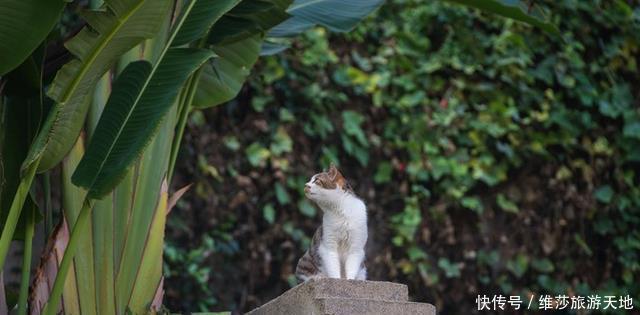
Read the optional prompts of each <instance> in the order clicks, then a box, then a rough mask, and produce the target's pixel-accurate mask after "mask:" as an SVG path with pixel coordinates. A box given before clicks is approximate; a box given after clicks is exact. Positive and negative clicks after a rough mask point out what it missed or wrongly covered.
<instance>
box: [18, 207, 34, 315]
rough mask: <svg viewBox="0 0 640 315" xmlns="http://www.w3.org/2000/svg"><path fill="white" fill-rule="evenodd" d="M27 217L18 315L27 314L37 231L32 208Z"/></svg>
mask: <svg viewBox="0 0 640 315" xmlns="http://www.w3.org/2000/svg"><path fill="white" fill-rule="evenodd" d="M30 208H31V209H29V210H28V211H29V213H28V215H27V226H26V228H25V230H24V254H23V257H22V277H21V279H20V295H19V297H18V315H26V314H27V308H28V305H27V298H28V297H29V278H30V275H31V255H32V251H33V232H34V229H35V227H34V226H35V222H34V221H35V213H33V211H34V209H33V207H30Z"/></svg>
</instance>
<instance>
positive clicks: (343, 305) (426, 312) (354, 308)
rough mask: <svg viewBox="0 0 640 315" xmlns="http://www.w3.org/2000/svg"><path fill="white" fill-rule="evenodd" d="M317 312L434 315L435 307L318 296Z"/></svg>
mask: <svg viewBox="0 0 640 315" xmlns="http://www.w3.org/2000/svg"><path fill="white" fill-rule="evenodd" d="M315 301H316V303H315V305H316V306H317V312H314V313H313V314H322V315H352V314H359V315H380V314H384V315H436V308H435V307H434V306H433V305H431V304H427V303H414V302H398V301H384V300H378V299H345V298H319V299H316V300H315Z"/></svg>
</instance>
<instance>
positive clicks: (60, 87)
mask: <svg viewBox="0 0 640 315" xmlns="http://www.w3.org/2000/svg"><path fill="white" fill-rule="evenodd" d="M172 3H173V2H172V1H171V0H110V1H106V2H105V5H104V6H103V8H102V9H101V10H99V11H85V12H84V13H83V15H84V18H85V20H86V22H87V23H88V24H89V26H87V27H85V28H84V29H82V30H81V31H80V33H78V35H76V36H75V37H74V38H73V39H71V40H70V41H69V42H67V43H66V47H67V48H68V49H69V50H70V51H71V53H72V54H73V55H74V56H75V57H76V59H74V60H72V61H70V62H69V63H67V64H66V65H65V66H64V67H62V69H60V71H58V73H57V74H56V77H55V79H54V81H53V83H52V84H51V86H50V88H49V90H48V92H47V95H48V96H49V97H51V98H52V99H53V100H54V101H56V105H55V107H54V108H53V110H52V112H51V113H50V114H49V117H48V118H47V123H46V124H45V125H44V127H43V129H42V130H41V132H40V134H39V135H38V139H37V140H36V142H35V145H33V146H32V147H31V151H30V152H29V156H28V158H27V160H26V161H25V164H24V165H23V169H26V168H27V167H28V166H29V165H30V164H31V163H33V162H35V161H36V160H38V159H40V164H39V167H38V170H39V171H45V170H47V169H49V168H51V167H53V166H55V165H56V164H57V163H58V162H60V160H61V159H62V158H63V157H64V155H65V154H67V152H69V150H70V149H71V147H72V146H73V144H74V143H75V140H76V138H77V136H78V134H79V132H80V129H81V128H82V125H83V123H84V119H85V116H86V114H87V110H88V108H89V103H90V100H91V95H92V91H93V88H94V87H95V85H96V83H97V82H98V80H99V79H100V77H101V76H102V75H103V74H104V73H105V72H106V71H107V70H108V69H109V68H110V67H111V66H112V65H113V64H114V62H115V61H116V60H117V58H119V57H120V56H121V55H122V54H123V53H125V52H126V51H128V50H130V49H131V48H133V47H134V46H135V45H137V44H138V43H140V42H141V41H142V40H144V39H147V38H151V37H153V36H154V35H155V34H156V33H157V31H158V30H159V28H160V25H162V23H163V21H164V19H165V17H166V16H167V14H168V12H169V9H171V7H172Z"/></svg>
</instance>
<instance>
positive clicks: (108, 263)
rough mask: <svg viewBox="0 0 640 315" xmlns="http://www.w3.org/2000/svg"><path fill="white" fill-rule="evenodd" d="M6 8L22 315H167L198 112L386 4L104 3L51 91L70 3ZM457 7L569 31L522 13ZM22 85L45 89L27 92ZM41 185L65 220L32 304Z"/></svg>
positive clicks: (0, 82) (52, 238)
mask: <svg viewBox="0 0 640 315" xmlns="http://www.w3.org/2000/svg"><path fill="white" fill-rule="evenodd" d="M1 1H2V2H0V16H3V18H4V17H10V22H11V23H0V75H2V77H0V118H1V120H0V128H1V129H2V133H0V149H1V150H0V161H1V162H2V164H0V189H1V190H0V206H2V209H0V210H1V212H0V214H1V215H0V219H2V223H3V226H2V235H1V236H0V265H4V262H5V258H6V255H7V251H8V247H9V244H10V242H11V240H12V239H14V238H16V237H17V236H20V237H21V238H22V239H24V245H25V257H24V263H23V268H22V269H23V270H22V282H23V283H22V286H21V289H20V295H19V299H18V302H17V305H16V307H17V308H18V311H19V313H20V314H26V313H27V309H28V310H29V311H30V313H31V314H40V313H44V314H57V313H59V312H63V313H65V314H124V313H127V312H130V313H133V314H139V313H146V312H148V311H152V312H155V311H159V310H160V307H161V305H162V295H163V278H162V248H163V243H164V241H163V239H164V226H165V222H166V216H167V214H168V212H169V211H170V208H171V205H172V204H175V200H176V199H177V198H179V196H180V195H181V194H182V193H184V191H185V190H184V189H182V190H178V191H177V192H176V193H174V195H172V196H171V197H170V195H169V187H170V183H171V178H172V174H173V170H174V167H175V162H176V159H177V156H178V152H179V148H180V141H181V139H182V135H183V132H184V129H185V126H186V121H187V118H188V116H189V114H190V113H191V112H192V111H193V110H200V109H204V108H207V107H211V106H216V105H219V104H222V103H224V102H226V101H228V100H230V99H232V98H234V97H235V96H236V95H237V94H238V92H239V91H240V89H241V87H242V84H243V83H244V81H245V79H246V77H247V76H248V75H249V74H250V69H251V68H252V67H253V65H254V64H255V63H256V61H257V59H258V58H259V56H260V55H265V54H273V53H277V52H279V51H282V50H283V49H286V48H288V41H289V40H290V38H292V37H294V36H296V35H297V34H299V33H301V32H303V31H305V30H306V29H309V28H311V27H314V26H316V25H321V26H324V27H327V28H329V29H330V30H333V31H338V32H346V31H349V30H351V29H352V28H353V27H354V26H355V25H356V24H357V23H358V22H359V21H360V20H361V19H363V18H365V17H366V16H367V15H368V14H370V13H371V12H372V11H373V10H375V9H376V8H377V7H378V6H380V5H381V4H382V2H383V1H382V0H353V1H340V0H295V1H294V0H105V1H104V3H99V1H92V2H91V3H92V7H93V9H85V10H83V11H82V12H81V14H80V16H81V18H82V19H83V20H84V22H85V23H86V26H84V27H83V28H82V29H81V30H80V31H79V32H78V33H77V34H76V35H75V36H74V37H73V38H72V39H70V40H68V41H67V42H66V43H65V47H66V49H67V50H68V52H69V53H70V54H71V55H72V58H71V60H70V61H68V62H66V63H65V64H64V65H63V66H62V67H61V68H60V69H59V70H57V73H56V75H55V77H54V78H53V79H52V80H49V79H48V78H46V77H45V75H44V73H46V71H44V70H43V69H42V68H43V67H42V60H43V59H45V58H44V57H43V55H46V53H44V52H43V51H46V49H44V47H46V46H47V45H46V44H47V43H46V41H45V38H46V36H47V34H48V33H49V32H50V30H51V28H52V27H53V26H54V25H55V24H56V23H57V22H58V20H59V18H60V15H61V12H62V9H63V7H64V2H63V1H62V0H47V1H44V0H1ZM451 1H452V2H458V3H462V4H466V5H469V6H471V7H476V8H479V9H484V10H488V11H490V12H494V13H497V14H500V15H503V16H507V17H511V18H514V19H517V20H520V21H523V22H526V23H530V24H533V25H536V26H538V27H540V28H542V29H544V30H546V31H548V32H550V33H557V30H556V29H555V28H553V25H551V24H549V23H548V22H545V21H544V20H542V19H540V18H539V17H536V16H533V15H530V14H529V13H531V12H530V10H529V9H530V7H531V6H530V5H524V4H523V3H521V2H520V1H496V0H484V1H462V0H451ZM514 3H515V5H514ZM45 8H46V10H45ZM16 12H18V14H15V13H16ZM28 18H31V19H33V18H37V20H36V22H35V23H28V22H25V19H28ZM20 34H33V36H29V37H28V38H25V39H21V38H20V36H19V35H20ZM39 47H40V48H39ZM10 54H11V56H9V55H10ZM34 69H35V70H34ZM24 73H27V74H30V75H24ZM27 79H29V80H27ZM49 81H50V82H49ZM21 82H32V83H33V84H32V86H33V87H35V88H33V89H31V90H28V92H24V91H18V90H22V89H19V88H17V87H16V86H19V85H20V84H18V83H21ZM14 90H15V91H14ZM43 90H46V97H44V96H42V93H41V92H42V91H43ZM25 93H26V94H27V95H28V96H24V94H25ZM16 95H17V96H16ZM15 103H23V104H19V105H29V106H22V107H21V108H23V109H33V110H31V111H27V112H20V111H16V108H17V106H19V105H13V104H15ZM47 104H51V106H50V107H51V108H50V109H49V110H47V108H48V107H49V106H47ZM10 106H11V107H10ZM45 114H46V115H45ZM14 116H15V117H20V118H22V119H25V118H26V119H28V120H30V122H29V123H28V124H25V126H30V127H31V128H32V129H33V130H34V131H37V136H35V138H34V135H35V132H34V133H33V134H23V135H22V136H23V137H9V136H5V132H11V133H15V132H16V130H19V127H20V126H19V125H17V124H16V122H18V121H20V120H15V121H13V120H12V119H13V118H15V117H14ZM6 135H9V133H6ZM23 138H24V139H23ZM18 139H19V140H20V143H16V140H18ZM32 139H33V141H32ZM20 146H21V147H20ZM19 148H21V149H19ZM20 162H21V165H20ZM5 166H6V167H7V168H5ZM54 169H55V170H59V172H53V170H54ZM36 174H42V175H36ZM52 174H53V175H52ZM53 176H57V177H59V183H60V185H51V183H52V182H54V181H51V180H50V178H51V177H53ZM36 177H37V178H40V179H42V180H43V183H44V184H43V186H44V187H45V189H44V191H45V193H44V194H45V196H44V198H40V199H44V200H45V202H44V203H45V205H44V207H41V208H44V209H45V210H46V213H45V223H46V222H47V218H48V222H51V220H52V218H53V214H52V213H50V211H51V204H52V203H51V202H50V201H48V200H49V199H50V198H48V196H50V195H51V191H50V190H51V189H53V190H56V191H58V192H59V195H60V204H61V208H62V209H61V211H60V214H59V217H60V223H59V224H58V225H57V226H56V228H55V229H51V231H50V234H49V235H47V236H48V238H49V241H48V243H47V246H46V247H45V250H44V253H43V255H42V259H41V261H40V264H39V267H38V269H37V270H36V273H35V275H34V276H33V279H34V281H33V284H32V286H31V289H30V290H31V295H30V296H29V298H28V299H27V292H28V283H29V279H30V274H29V272H30V266H29V263H28V262H29V261H30V257H31V256H30V255H31V239H32V237H33V231H34V229H33V226H34V224H35V223H36V221H37V219H38V216H37V214H38V211H37V209H38V207H36V203H35V202H34V199H38V198H33V196H36V194H34V189H33V188H34V184H33V182H34V178H36ZM5 183H6V184H5ZM51 186H53V187H51ZM49 188H51V189H49ZM36 197H37V196H36ZM20 222H24V223H20ZM22 226H23V227H24V228H20V229H18V228H19V227H22ZM16 231H18V232H19V233H16ZM0 285H1V284H0ZM1 291H2V290H0V292H1ZM2 300H3V299H0V301H2ZM27 301H28V303H27ZM27 304H28V305H27ZM9 307H10V308H12V307H13V305H9Z"/></svg>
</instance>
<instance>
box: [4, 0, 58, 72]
mask: <svg viewBox="0 0 640 315" xmlns="http://www.w3.org/2000/svg"><path fill="white" fill-rule="evenodd" d="M63 7H64V1H63V0H3V1H0V16H1V17H2V21H1V22H0V75H3V74H5V73H7V72H9V71H10V70H11V69H13V68H15V67H17V66H18V65H19V64H21V63H22V62H23V61H24V60H25V59H26V58H27V57H28V56H29V55H30V54H31V52H33V50H34V49H36V47H38V45H39V44H40V43H41V42H42V40H43V39H44V38H45V37H46V36H47V34H49V31H50V30H51V28H53V26H54V25H55V23H56V22H58V17H60V13H61V12H62V8H63Z"/></svg>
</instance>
